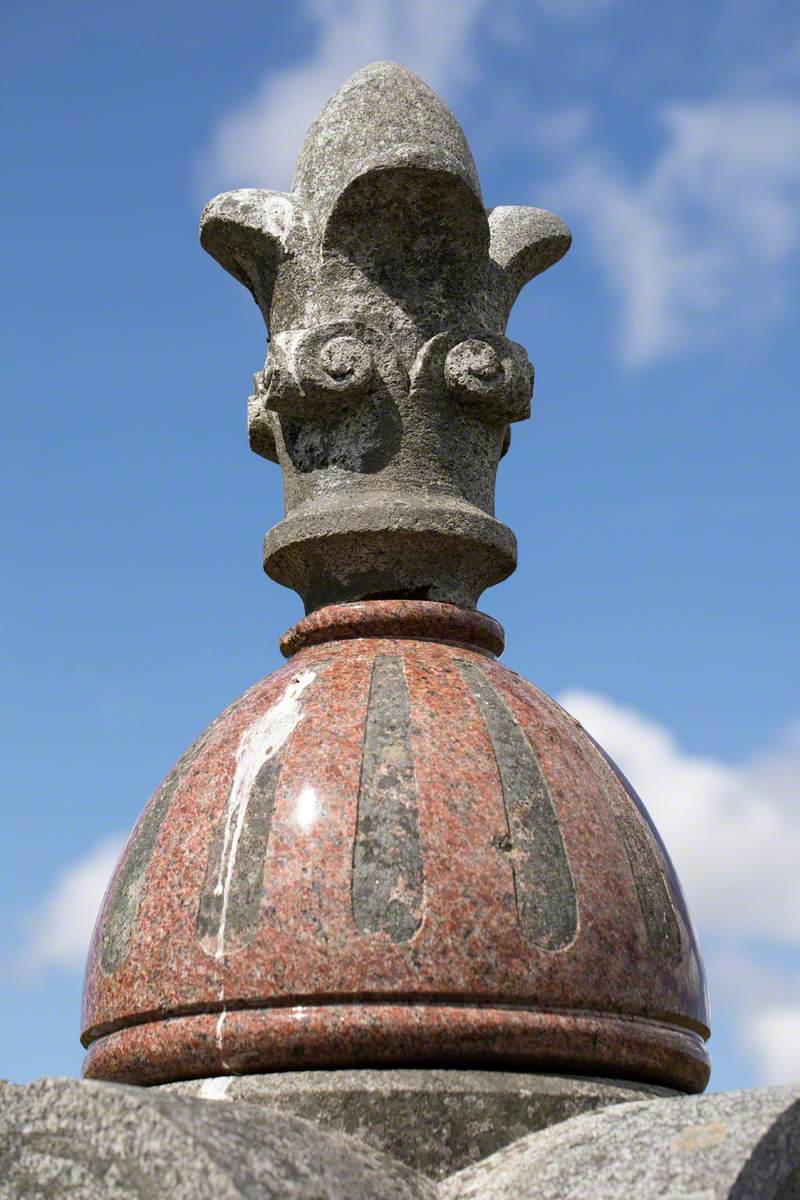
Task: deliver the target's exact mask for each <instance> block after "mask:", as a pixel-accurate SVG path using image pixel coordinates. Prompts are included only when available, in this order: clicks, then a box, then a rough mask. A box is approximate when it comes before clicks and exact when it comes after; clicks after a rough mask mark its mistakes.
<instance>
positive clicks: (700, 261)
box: [549, 98, 800, 366]
mask: <svg viewBox="0 0 800 1200" xmlns="http://www.w3.org/2000/svg"><path fill="white" fill-rule="evenodd" d="M658 119H659V122H660V125H661V130H662V135H663V136H662V143H661V146H660V148H659V150H658V151H657V153H656V154H655V155H654V156H653V157H652V159H651V161H650V162H649V164H648V165H647V166H646V167H645V168H644V169H643V170H641V171H639V172H638V173H634V172H630V171H627V170H626V169H625V168H624V167H623V166H621V165H620V164H619V163H618V162H616V161H615V160H614V159H613V158H612V157H611V156H610V155H609V154H608V153H606V152H604V151H601V150H599V149H597V147H596V146H587V145H585V144H584V146H583V147H582V148H579V149H578V150H576V151H574V152H573V154H572V155H571V156H570V158H569V159H568V160H567V161H566V163H565V165H564V167H563V169H562V171H561V173H560V175H559V177H558V178H557V180H556V182H555V183H554V184H553V185H551V187H550V188H549V193H550V195H549V199H550V200H551V202H552V203H554V204H555V205H556V206H559V207H560V209H561V210H565V211H566V212H567V213H568V214H574V215H575V216H576V217H577V218H578V220H579V221H580V222H581V223H582V224H583V227H584V228H585V230H586V231H587V233H588V235H589V237H590V238H591V242H592V247H593V251H594V255H595V257H596V259H597V261H598V263H599V264H600V266H601V268H602V269H603V271H604V273H605V275H606V277H607V279H608V281H609V284H610V286H611V288H612V289H613V290H614V291H615V292H616V294H617V296H618V298H619V302H620V305H621V326H620V331H619V349H620V352H621V355H622V358H623V359H624V361H625V362H626V363H628V364H629V365H631V366H641V365H643V364H645V363H649V362H651V361H654V360H656V359H659V358H662V357H664V356H665V355H667V354H670V353H673V352H675V351H680V350H683V349H685V348H689V347H695V346H698V345H703V344H711V343H714V342H717V341H719V340H720V339H721V338H724V337H732V336H737V337H741V336H749V335H752V334H760V333H762V332H763V330H764V329H765V328H767V327H769V325H771V324H772V323H773V322H774V321H775V320H776V319H778V318H779V317H780V316H781V315H783V314H784V313H785V312H786V310H787V307H788V305H789V303H790V301H791V298H792V287H791V275H790V266H791V265H792V264H793V262H794V261H795V260H796V255H797V249H798V243H799V242H800V101H798V100H795V99H792V98H775V99H751V100H748V99H747V98H717V99H712V100H708V101H705V102H701V103H692V104H689V103H677V102H676V103H672V104H670V105H667V106H665V107H663V108H662V109H661V111H660V113H659V114H658Z"/></svg>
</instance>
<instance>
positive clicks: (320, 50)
mask: <svg viewBox="0 0 800 1200" xmlns="http://www.w3.org/2000/svg"><path fill="white" fill-rule="evenodd" d="M616 3H618V0H536V2H535V4H528V5H525V6H524V7H521V6H520V5H519V4H518V3H516V2H515V0H492V2H491V3H490V0H460V2H459V3H458V4H454V3H452V0H304V3H303V4H302V8H303V10H304V11H305V12H306V14H307V15H308V16H309V17H310V18H311V21H312V23H313V25H314V26H315V28H316V41H315V43H314V45H313V49H312V52H311V53H310V54H309V56H308V57H307V58H305V59H303V60H301V61H299V62H297V63H294V64H292V65H291V66H288V67H286V68H285V69H283V70H280V71H275V70H271V71H270V72H268V73H267V75H266V76H265V77H264V79H263V80H262V82H261V84H260V85H259V86H258V88H257V89H256V91H255V93H254V94H253V95H252V96H251V97H250V98H249V99H248V100H247V101H246V102H245V103H244V105H242V106H241V107H240V108H237V109H235V110H234V111H232V112H229V113H227V114H225V115H223V116H222V117H221V119H220V121H219V122H218V124H217V126H216V128H215V129H214V130H213V131H212V134H211V139H210V144H209V146H208V148H207V150H206V151H205V153H204V154H203V156H202V161H201V163H200V170H199V175H200V180H199V187H200V190H201V192H202V194H203V196H206V195H211V194H212V193H213V192H215V191H220V190H225V189H228V188H234V187H257V186H260V187H271V188H274V189H276V190H278V191H284V190H286V189H288V188H289V186H290V183H291V176H292V169H293V167H294V163H295V160H296V158H297V153H298V151H299V149H300V146H301V144H302V141H303V138H304V136H305V133H306V130H307V129H308V127H309V125H310V124H311V122H312V120H313V119H314V117H315V116H316V115H317V113H318V112H319V110H320V109H321V108H322V105H323V104H324V103H325V101H326V100H327V99H328V98H329V97H330V96H331V95H333V93H334V92H335V91H336V89H337V88H338V87H339V86H340V85H341V84H342V83H344V81H345V79H346V78H347V77H348V76H349V75H350V74H352V72H353V71H356V70H358V68H359V67H363V66H365V65H366V64H367V63H370V62H374V61H375V60H377V59H392V60H394V61H397V62H400V63H402V64H403V66H406V67H410V68H411V70H413V71H416V72H417V73H418V74H419V75H421V76H422V78H423V79H424V80H425V81H426V82H427V83H429V84H430V85H431V87H433V88H435V89H436V90H437V91H439V92H441V93H442V94H443V95H444V96H445V98H448V97H451V98H452V96H453V94H454V93H455V92H456V91H457V90H458V89H459V88H460V87H463V86H466V85H468V84H480V83H481V82H482V81H481V79H480V78H479V70H478V58H477V50H478V42H479V40H480V39H479V37H478V33H479V27H480V29H481V30H483V31H484V32H485V33H486V34H487V35H489V36H491V37H493V38H494V39H495V40H496V41H498V42H503V41H513V42H514V44H519V42H520V40H524V39H527V38H530V36H531V31H532V28H533V27H535V19H536V18H537V17H543V18H546V19H549V20H553V21H562V20H566V21H578V20H581V19H590V18H592V17H594V16H597V15H599V14H601V13H603V12H604V11H605V10H606V9H609V8H611V7H612V6H613V5H614V4H616ZM483 83H484V84H485V83H486V81H485V80H483Z"/></svg>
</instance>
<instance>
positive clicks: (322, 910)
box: [83, 601, 708, 1091]
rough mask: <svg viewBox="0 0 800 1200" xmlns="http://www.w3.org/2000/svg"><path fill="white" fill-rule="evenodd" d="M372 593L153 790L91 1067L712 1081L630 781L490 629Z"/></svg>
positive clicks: (114, 894)
mask: <svg viewBox="0 0 800 1200" xmlns="http://www.w3.org/2000/svg"><path fill="white" fill-rule="evenodd" d="M372 609H373V604H371V603H369V604H354V605H349V606H339V607H338V609H337V608H334V609H333V610H332V611H331V612H330V613H329V621H330V623H331V628H335V629H338V630H339V631H340V632H341V631H342V629H343V628H344V627H345V626H347V629H348V636H341V637H339V638H338V640H335V641H330V642H322V643H319V642H314V640H313V638H309V639H308V640H309V641H311V642H312V644H310V645H306V646H305V647H304V648H302V649H299V650H298V652H297V653H296V655H295V656H294V657H293V658H292V659H291V660H290V662H289V663H288V664H287V665H286V666H284V667H283V668H281V669H280V670H279V671H277V672H276V673H275V674H273V675H271V676H270V677H269V678H268V679H265V680H263V681H262V682H261V683H259V684H256V685H255V687H253V688H251V689H250V691H248V692H247V693H245V695H244V696H243V697H242V698H241V699H240V700H238V701H237V702H236V703H235V704H234V705H232V706H231V707H230V708H229V709H227V710H226V712H225V713H223V714H222V716H221V717H219V718H218V719H217V721H216V722H214V724H213V725H211V726H210V727H209V729H208V730H206V732H205V733H204V734H203V735H202V736H201V737H200V739H199V740H198V741H197V742H196V743H195V744H194V745H193V746H192V747H191V748H190V750H188V751H187V753H186V755H184V757H183V758H182V759H181V760H180V761H179V762H178V764H177V766H176V767H175V768H174V769H173V771H172V772H170V774H169V775H168V776H167V778H166V780H165V781H164V783H163V784H162V786H161V788H159V790H158V791H157V792H156V794H155V796H154V797H153V799H152V800H151V801H150V804H149V805H148V807H147V809H146V810H145V812H144V814H143V816H142V818H141V820H140V822H139V824H138V825H137V828H136V830H135V831H134V833H133V835H132V837H131V839H130V841H129V843H128V846H127V848H126V850H125V852H124V853H123V856H122V859H121V861H120V864H119V866H118V869H117V871H116V874H115V876H114V878H113V880H112V882H111V884H110V887H109V891H108V894H107V897H106V900H105V903H104V906H103V910H102V913H101V915H100V918H99V921H98V925H97V929H96V931H95V936H94V939H93V943H92V950H91V954H90V959H89V965H88V972H87V983H86V992H85V999H84V1021H83V1028H84V1034H83V1040H84V1044H86V1045H87V1046H88V1049H89V1053H88V1056H87V1060H86V1073H87V1075H89V1076H90V1077H93V1078H105V1079H112V1080H117V1081H120V1082H133V1083H160V1082H168V1081H170V1080H175V1079H182V1078H191V1077H204V1076H209V1075H220V1074H227V1073H234V1074H235V1073H253V1072H263V1071H267V1070H299V1069H311V1068H320V1067H322V1068H333V1067H351V1066H369V1067H377V1066H406V1067H408V1066H418V1065H433V1066H459V1067H470V1066H483V1067H491V1068H497V1067H503V1068H510V1069H515V1070H526V1071H531V1070H544V1071H558V1072H575V1073H582V1074H587V1073H588V1074H599V1075H603V1076H610V1077H625V1078H632V1079H639V1080H642V1081H644V1082H653V1083H661V1084H664V1085H666V1086H671V1087H677V1088H681V1089H684V1090H687V1091H694V1090H698V1089H702V1087H703V1086H704V1085H705V1082H706V1079H707V1075H708V1058H707V1055H706V1051H705V1048H704V1045H703V1039H704V1037H705V1036H706V1034H707V1013H706V1007H705V1005H706V1001H705V988H704V981H703V972H702V965H701V962H700V958H699V955H698V951H697V946H696V943H695V940H694V935H693V932H692V928H691V924H690V922H689V919H688V916H687V913H686V909H685V905H684V902H683V898H682V895H681V891H680V887H679V884H678V882H677V880H676V878H675V876H674V873H673V870H672V867H671V865H670V862H669V859H668V857H667V855H666V852H665V851H664V849H663V847H662V845H661V843H660V841H659V839H658V836H657V834H656V833H655V831H654V829H653V828H652V826H651V824H650V822H649V820H648V818H647V816H646V814H645V812H644V809H643V808H642V806H641V803H640V801H639V800H638V798H637V797H636V796H635V794H634V793H633V791H632V790H631V788H630V786H629V785H628V784H627V782H626V781H625V780H624V778H623V777H622V776H621V775H620V774H619V772H618V771H617V770H616V768H615V767H614V766H613V764H612V763H610V762H609V760H608V759H607V758H606V757H605V755H604V754H603V753H602V752H601V751H600V750H599V749H598V748H597V746H596V745H595V743H594V742H593V741H592V740H591V738H590V737H589V736H588V735H587V734H586V733H585V732H584V730H583V729H582V728H581V726H580V725H579V724H578V722H577V721H575V720H574V719H573V718H572V717H570V716H569V715H568V714H567V713H565V712H564V711H563V710H562V709H561V708H559V706H558V705H557V704H555V703H554V701H552V700H550V699H549V698H548V697H547V696H545V695H544V694H543V693H541V692H540V691H538V690H537V689H536V688H534V687H533V686H532V685H531V684H529V683H527V682H526V681H525V680H523V679H521V678H520V677H519V676H518V675H516V674H514V672H512V671H509V670H507V669H506V668H504V667H502V666H501V665H500V664H499V663H498V662H497V661H496V660H495V659H494V658H493V657H492V656H491V655H490V654H489V653H488V652H487V650H486V649H485V645H486V642H487V635H488V634H491V635H492V636H494V630H496V625H495V623H494V622H491V621H490V620H489V619H488V618H484V619H481V618H480V617H479V616H478V615H477V614H475V613H470V614H466V615H465V616H464V619H463V620H462V621H461V623H460V624H459V619H460V618H459V611H458V610H457V609H455V608H452V607H450V606H441V605H436V604H433V603H431V602H422V601H391V602H389V601H386V602H377V603H376V611H375V614H374V616H373V614H372ZM390 618H391V619H390ZM321 621H322V617H321V616H320V615H316V616H315V618H314V619H313V622H312V625H313V626H315V627H316V626H318V625H319V623H320V622H321ZM387 621H389V622H390V625H391V630H392V636H391V637H381V636H363V637H358V636H353V635H354V634H355V633H357V632H358V630H357V626H358V624H359V622H363V623H364V627H363V632H364V633H365V634H371V631H372V630H373V629H374V628H375V627H376V622H377V624H378V626H380V624H381V622H384V623H386V622H387ZM481 630H482V631H481ZM437 637H441V638H442V639H443V640H441V641H437V640H435V639H436V638H437ZM422 639H424V640H422ZM287 640H288V643H289V644H293V645H294V644H301V643H302V641H303V636H302V623H301V628H300V629H299V630H296V631H295V632H294V633H291V634H290V635H288V639H287ZM472 642H474V643H476V644H475V646H474V648H472V647H471V645H470V643H472ZM379 796H380V797H381V800H380V803H379V802H378V797H379Z"/></svg>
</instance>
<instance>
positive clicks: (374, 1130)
mask: <svg viewBox="0 0 800 1200" xmlns="http://www.w3.org/2000/svg"><path fill="white" fill-rule="evenodd" d="M160 1090H162V1091H169V1092H178V1093H181V1094H184V1095H190V1096H202V1097H205V1098H207V1099H210V1100H226V1101H236V1102H237V1103H238V1102H246V1103H249V1104H262V1105H267V1106H269V1107H271V1108H277V1109H280V1110H281V1111H283V1112H289V1113H293V1114H295V1115H296V1116H299V1117H306V1118H308V1119H309V1120H312V1121H314V1122H315V1123H316V1124H318V1125H320V1126H321V1127H322V1128H323V1129H329V1130H338V1131H340V1132H342V1133H347V1134H351V1135H353V1136H355V1137H358V1138H360V1139H362V1140H363V1141H364V1142H366V1143H367V1144H368V1145H369V1146H372V1147H373V1148H374V1149H376V1150H383V1151H385V1152H386V1153H387V1154H391V1155H393V1156H394V1157H395V1158H398V1159H400V1160H401V1161H402V1162H404V1163H406V1164H407V1165H408V1166H411V1167H415V1168H417V1170H420V1171H423V1172H424V1173H425V1174H426V1175H428V1176H430V1177H431V1178H434V1179H442V1178H444V1177H445V1176H446V1175H449V1174H451V1173H452V1172H453V1171H458V1170H460V1169H461V1168H462V1167H465V1166H466V1165H467V1164H468V1163H473V1162H476V1161H478V1160H479V1159H481V1158H485V1157H486V1156H487V1155H489V1154H493V1153H494V1152H495V1151H496V1150H498V1149H499V1148H500V1147H501V1146H505V1145H507V1144H508V1143H509V1142H512V1141H515V1140H516V1139H517V1138H521V1137H523V1136H524V1135H525V1134H526V1133H530V1132H532V1131H533V1130H540V1129H546V1128H547V1127H548V1126H550V1125H554V1124H555V1123H556V1122H558V1121H564V1120H566V1119H567V1118H569V1117H573V1116H575V1115H576V1114H578V1113H584V1112H589V1111H591V1110H593V1109H597V1108H602V1107H604V1106H605V1105H607V1104H620V1103H623V1102H625V1101H630V1100H634V1099H637V1098H641V1099H642V1100H651V1099H653V1098H655V1097H658V1096H673V1095H675V1093H674V1092H671V1091H669V1090H668V1089H667V1088H659V1087H654V1086H652V1085H649V1084H638V1083H629V1082H623V1081H620V1080H613V1079H581V1078H577V1077H569V1076H562V1075H521V1074H514V1073H512V1072H504V1071H443V1070H405V1071H403V1070H393V1071H374V1070H358V1071H297V1072H291V1073H286V1074H283V1073H282V1074H276V1075H242V1076H239V1077H237V1076H230V1075H229V1076H224V1077H220V1078H218V1079H205V1080H192V1081H189V1082H186V1083H170V1084H166V1085H165V1086H164V1087H163V1088H161V1089H160Z"/></svg>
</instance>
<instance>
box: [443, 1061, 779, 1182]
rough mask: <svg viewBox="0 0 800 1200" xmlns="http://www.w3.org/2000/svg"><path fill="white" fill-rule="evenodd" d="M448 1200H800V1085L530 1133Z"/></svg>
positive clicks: (694, 1099) (463, 1176) (612, 1113)
mask: <svg viewBox="0 0 800 1200" xmlns="http://www.w3.org/2000/svg"><path fill="white" fill-rule="evenodd" d="M440 1196H441V1200H527V1198H530V1200H533V1198H534V1197H535V1198H536V1200H588V1198H589V1197H591V1200H621V1198H622V1197H624V1198H625V1200H796V1198H797V1197H800V1085H797V1086H792V1087H783V1088H766V1089H764V1090H761V1091H748V1092H722V1093H719V1094H718V1095H710V1096H683V1097H680V1098H679V1099H674V1100H660V1101H658V1102H656V1103H646V1104H624V1105H619V1106H615V1107H614V1108H609V1109H606V1110H605V1111H604V1112H600V1113H591V1114H588V1115H586V1116H581V1117H575V1118H574V1119H573V1120H571V1121H567V1122H565V1123H564V1124H562V1125H558V1126H556V1127H555V1128H553V1129H548V1130H546V1131H545V1132H543V1133H537V1134H533V1135H532V1136H529V1137H526V1138H523V1139H522V1140H521V1141H519V1142H516V1143H515V1144H514V1145H512V1146H508V1147H506V1148H505V1149H504V1150H501V1151H499V1153H497V1154H495V1155H493V1156H492V1157H491V1158H489V1159H487V1160H486V1161H484V1162H481V1163H479V1164H477V1165H475V1166H472V1167H469V1168H467V1169H466V1170H465V1171H461V1172H460V1173H459V1174H457V1175H455V1176H453V1177H452V1178H451V1179H449V1180H447V1182H446V1183H444V1184H443V1185H442V1187H441V1190H440Z"/></svg>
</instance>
